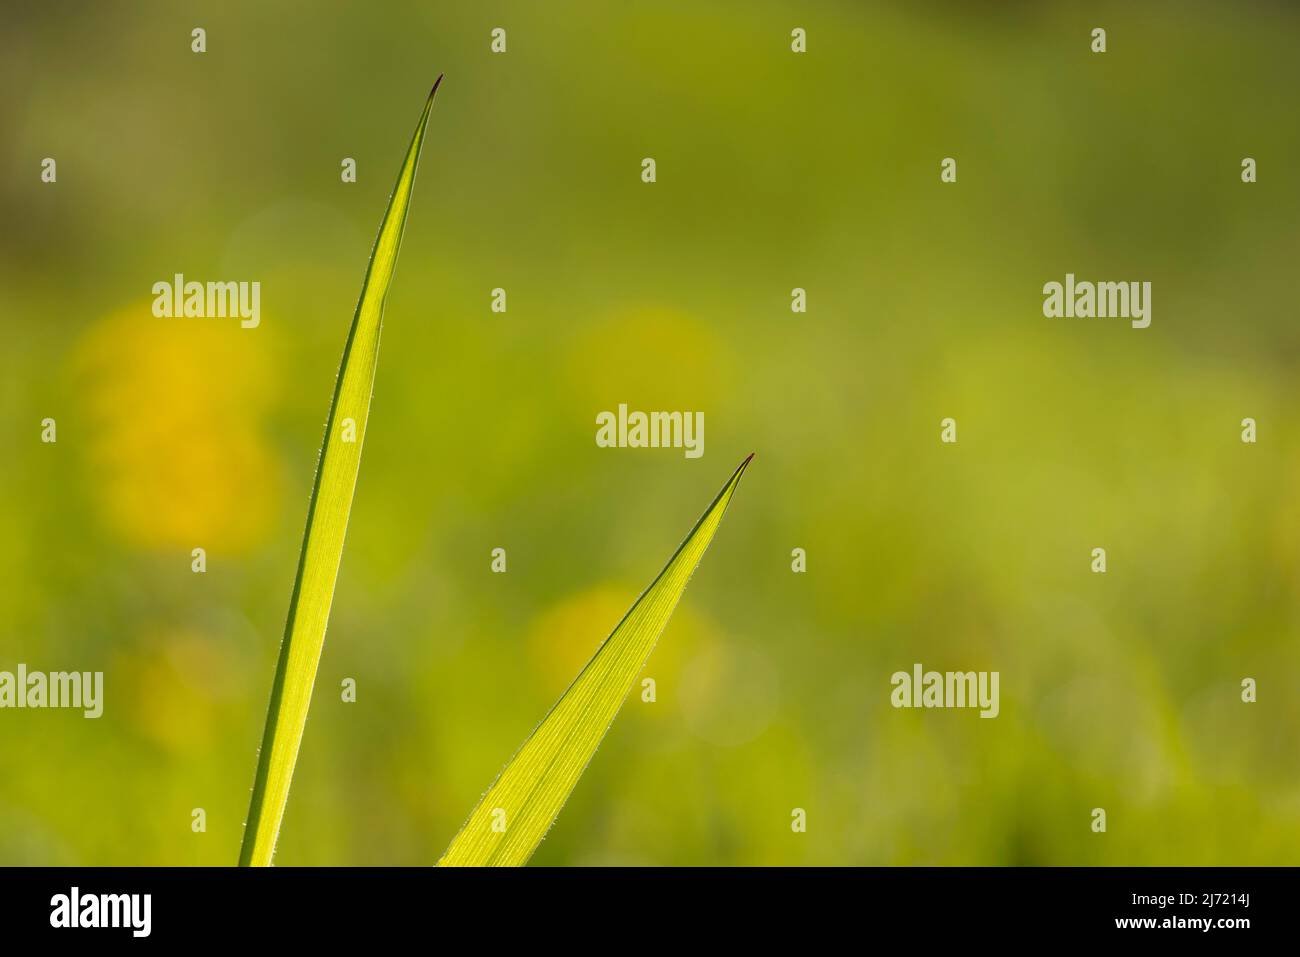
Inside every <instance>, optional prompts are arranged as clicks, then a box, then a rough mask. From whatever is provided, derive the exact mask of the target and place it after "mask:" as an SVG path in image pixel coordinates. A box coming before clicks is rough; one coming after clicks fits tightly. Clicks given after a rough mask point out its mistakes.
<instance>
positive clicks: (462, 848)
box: [438, 454, 753, 867]
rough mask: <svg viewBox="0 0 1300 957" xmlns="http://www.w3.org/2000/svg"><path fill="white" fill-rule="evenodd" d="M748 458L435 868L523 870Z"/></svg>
mask: <svg viewBox="0 0 1300 957" xmlns="http://www.w3.org/2000/svg"><path fill="white" fill-rule="evenodd" d="M752 458H753V455H752V454H751V455H750V456H749V458H747V459H745V461H744V462H742V463H741V464H740V466H739V467H738V468H737V469H736V471H735V472H734V473H733V474H732V476H731V478H730V479H729V480H728V481H727V484H726V485H724V486H723V488H722V491H720V492H719V493H718V495H717V497H716V498H715V499H714V500H713V502H712V504H711V505H710V506H709V507H708V509H707V510H706V511H705V513H704V515H703V516H702V517H701V518H700V520H699V521H698V522H696V524H695V527H694V528H693V529H692V530H691V532H690V534H689V535H687V537H686V540H685V541H683V542H682V544H681V545H680V546H679V547H678V549H677V551H676V552H675V553H674V554H673V557H672V558H671V559H669V561H668V564H667V565H666V566H665V567H664V569H663V571H661V572H660V573H659V575H658V577H656V578H655V580H654V581H653V582H652V583H651V584H650V587H649V588H647V589H646V590H645V591H644V592H643V593H642V594H641V597H640V598H638V599H637V601H636V603H635V604H633V606H632V608H631V609H630V610H629V611H628V613H627V614H626V615H624V616H623V620H622V621H620V622H619V623H618V625H617V626H616V627H615V629H614V631H613V632H612V633H611V634H610V636H609V637H608V638H606V639H605V641H604V642H603V643H602V644H601V646H600V647H599V648H598V649H597V650H596V653H595V655H593V656H592V658H591V660H590V661H588V662H587V664H586V666H584V667H583V669H582V671H581V672H580V673H579V674H578V677H577V678H575V679H574V681H573V683H572V684H571V685H570V686H569V688H568V690H567V691H565V692H564V694H563V695H562V696H561V697H560V700H559V701H558V702H556V704H555V705H554V707H552V708H551V711H550V713H549V714H547V716H546V717H545V718H544V719H543V720H542V722H541V724H539V725H538V726H537V728H536V729H535V730H534V731H533V733H532V734H531V735H530V736H529V737H528V739H527V740H526V741H525V742H524V744H523V746H522V747H520V749H519V751H518V752H517V753H516V754H515V756H514V757H513V758H512V759H511V760H510V763H509V764H507V765H506V767H505V769H504V770H503V771H502V772H501V774H500V775H499V776H498V777H497V779H496V781H495V782H494V783H493V784H492V786H491V787H490V788H489V789H488V791H487V793H486V794H485V795H484V796H483V797H482V799H481V800H480V801H479V803H478V805H477V806H476V807H475V808H474V810H473V812H471V814H470V817H469V820H468V821H466V822H465V826H464V827H462V828H461V830H460V833H458V834H457V835H456V837H455V838H454V839H453V840H452V842H451V845H450V846H449V847H448V848H447V851H446V853H444V854H443V856H442V859H441V860H439V861H438V865H439V866H440V867H482V866H507V867H508V866H518V865H521V864H525V863H527V861H528V859H529V858H530V857H531V856H532V855H533V852H534V851H535V850H536V849H537V846H538V845H539V844H540V843H541V842H542V839H543V838H544V837H545V836H546V832H547V831H549V830H550V827H551V825H552V824H553V823H554V821H555V819H556V817H557V816H558V815H559V813H560V810H561V809H562V808H563V807H564V804H565V802H566V801H567V800H568V797H569V794H570V793H571V792H572V791H573V788H574V787H575V786H576V785H577V783H578V779H579V778H580V777H581V776H582V773H583V771H585V770H586V768H587V764H588V763H589V762H590V761H591V758H592V756H593V755H594V754H595V753H596V749H597V748H598V747H599V746H600V743H601V741H602V740H603V739H604V737H605V733H606V732H607V731H608V730H609V727H610V725H612V724H613V722H614V718H615V717H616V716H617V714H618V711H619V709H620V708H621V707H622V705H623V702H624V700H625V699H626V698H627V695H628V692H630V691H631V689H632V686H633V684H634V683H635V682H636V679H637V676H638V675H639V674H640V673H641V671H642V669H643V668H644V667H645V663H646V660H647V659H648V658H649V657H650V653H651V651H653V650H654V646H655V642H656V641H657V640H658V638H659V635H660V634H661V633H662V632H663V630H664V627H665V626H666V625H667V623H668V619H669V617H670V616H671V615H672V613H673V610H674V609H675V608H676V607H677V602H678V601H679V600H680V598H681V596H682V593H683V592H684V591H685V590H686V585H687V583H688V582H689V581H690V578H691V575H692V574H693V573H694V571H695V568H696V566H697V565H699V563H700V559H702V558H703V557H704V552H705V551H706V550H707V549H708V547H709V543H710V542H712V540H713V536H714V534H715V533H716V532H717V530H718V526H719V525H720V524H721V522H722V516H723V515H724V514H725V513H726V510H727V506H728V505H729V504H730V503H731V499H732V496H733V495H734V494H735V491H736V488H737V487H738V486H739V484H740V479H741V476H742V475H744V473H745V469H746V467H747V466H748V465H749V462H750V459H752ZM502 813H504V818H502ZM502 823H504V829H502V828H501V824H502ZM494 825H495V827H494Z"/></svg>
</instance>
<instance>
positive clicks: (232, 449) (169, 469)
mask: <svg viewBox="0 0 1300 957" xmlns="http://www.w3.org/2000/svg"><path fill="white" fill-rule="evenodd" d="M73 371H74V375H75V376H76V379H77V385H78V392H79V393H80V395H81V396H82V398H83V401H84V403H85V406H84V411H85V418H84V422H83V424H82V427H81V428H80V429H79V430H78V431H81V432H83V433H84V435H85V445H84V448H85V450H86V457H85V462H86V466H87V468H88V469H89V475H88V476H87V479H88V482H87V484H88V487H89V488H90V489H91V494H92V497H93V498H94V499H95V500H96V502H97V504H98V505H99V507H100V509H101V511H102V513H103V515H104V518H105V521H106V523H107V524H108V526H109V527H110V528H112V529H113V530H114V531H115V532H116V533H117V534H118V535H120V536H121V537H122V538H123V539H125V540H126V541H127V542H129V543H130V544H132V545H135V546H137V547H142V548H151V549H159V550H164V549H175V548H183V549H185V550H187V551H188V550H189V549H191V548H193V547H203V548H206V549H208V550H209V551H211V550H213V549H219V550H222V551H225V552H227V553H229V552H234V551H240V550H244V549H247V548H249V547H250V546H251V545H253V544H255V543H256V542H258V541H260V540H261V539H262V537H263V536H264V535H265V534H266V532H267V530H268V528H269V527H270V524H271V519H272V517H273V515H274V509H275V504H276V502H277V499H278V491H279V471H278V467H277V462H276V460H275V456H274V454H273V452H272V450H271V448H270V447H269V445H268V443H267V442H266V439H265V437H264V434H263V417H264V415H265V412H266V409H267V407H268V405H269V402H270V399H271V394H272V393H271V383H272V381H273V380H272V376H271V362H270V360H269V359H268V357H267V352H266V342H265V338H264V336H262V335H261V334H260V333H256V332H250V331H248V330H241V329H240V328H239V327H238V326H237V325H235V326H232V325H230V324H227V323H215V322H210V321H208V320H205V319H156V318H154V317H153V315H152V314H151V312H150V308H149V303H148V302H141V303H139V304H137V305H133V306H130V307H128V308H124V309H121V310H119V311H117V312H115V313H113V314H111V315H109V316H107V317H105V318H103V319H101V320H100V321H98V322H96V323H95V324H94V325H93V326H91V328H90V329H89V330H87V331H86V333H85V334H84V335H83V336H82V338H81V340H80V341H79V342H78V343H77V346H76V348H75V351H74V355H73Z"/></svg>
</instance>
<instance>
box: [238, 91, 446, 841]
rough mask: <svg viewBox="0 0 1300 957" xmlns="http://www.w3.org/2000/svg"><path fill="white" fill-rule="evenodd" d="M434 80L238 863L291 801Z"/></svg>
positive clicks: (292, 620) (341, 378) (386, 229)
mask: <svg viewBox="0 0 1300 957" xmlns="http://www.w3.org/2000/svg"><path fill="white" fill-rule="evenodd" d="M441 83H442V77H441V76H439V77H438V80H437V82H435V83H434V85H433V89H432V90H431V91H430V92H429V98H428V100H427V101H426V103H425V105H424V112H423V113H422V114H421V115H420V122H419V123H418V125H417V126H416V128H415V134H414V135H413V136H412V138H411V145H410V147H409V148H408V149H407V152H406V156H405V159H404V160H403V163H402V168H401V172H400V173H399V174H398V177H397V184H396V185H395V186H394V187H393V193H392V195H391V197H390V198H389V201H388V207H387V209H386V210H385V212H384V217H383V220H382V221H381V222H380V226H379V233H378V235H377V237H376V239H375V246H374V249H373V250H372V252H371V254H370V262H369V263H368V265H367V266H366V276H365V280H364V282H363V283H362V287H361V296H360V298H359V299H358V301H357V308H356V312H355V313H354V314H353V318H352V325H351V327H350V328H349V330H348V338H347V342H346V344H345V345H344V347H343V358H342V360H341V362H340V364H339V374H338V379H337V381H336V383H335V386H334V398H333V400H332V402H331V403H330V412H329V418H328V419H327V422H326V426H325V439H324V441H323V442H322V444H321V453H320V460H319V464H318V466H317V469H316V479H315V483H314V485H313V487H312V494H311V501H310V504H309V505H308V507H307V527H306V530H305V531H304V533H303V543H302V550H301V552H300V554H299V559H298V572H297V576H296V578H295V580H294V586H293V595H292V597H291V598H290V601H289V615H288V620H287V622H286V624H285V631H284V639H283V641H282V642H281V645H280V657H279V660H278V662H277V664H276V671H275V679H274V682H273V683H272V687H271V703H270V706H269V708H268V710H267V718H266V729H265V732H264V733H263V737H262V748H261V752H260V754H259V756H258V765H257V776H256V778H255V779H254V782H253V796H252V800H251V802H250V804H249V810H248V821H247V823H246V824H245V829H244V843H243V847H242V849H241V851H240V855H239V863H240V864H241V865H244V866H247V865H253V866H266V865H269V864H270V863H271V858H272V856H273V855H274V853H275V842H276V838H277V837H278V835H279V831H280V822H281V820H282V819H283V817H284V807H285V803H286V802H287V801H288V798H289V785H290V783H291V781H292V779H293V770H294V765H295V764H296V763H297V759H298V748H299V745H300V744H301V742H302V733H303V728H304V727H305V726H306V723H307V711H308V708H309V707H310V705H311V693H312V687H313V686H314V684H315V682H316V670H317V667H318V666H319V664H320V655H321V649H322V648H323V646H324V643H325V629H326V626H327V625H328V624H329V614H330V606H331V605H332V603H333V600H334V586H335V582H336V581H337V579H338V570H339V564H340V562H341V561H342V557H343V543H344V539H345V537H346V534H347V525H348V517H349V515H350V514H351V511H352V500H353V496H354V494H355V492H356V485H357V474H358V471H359V469H360V467H361V447H362V443H363V441H364V439H365V431H366V422H367V420H368V418H369V414H370V396H371V393H372V391H373V389H374V382H375V367H376V364H377V361H378V358H379V335H380V331H381V329H382V327H383V315H384V301H385V299H386V297H387V295H388V287H389V284H390V282H391V281H392V278H393V272H394V270H395V268H396V266H397V254H398V251H399V250H400V248H401V243H402V233H403V230H404V228H405V225H406V213H407V209H408V207H409V205H410V199H411V193H412V190H413V189H414V186H415V174H416V170H417V168H418V166H419V159H420V150H421V147H422V146H423V143H424V134H425V130H426V129H427V128H428V123H429V113H430V110H431V109H432V107H433V99H434V95H435V94H436V93H437V92H438V86H439V85H440V84H441ZM349 419H350V420H352V424H353V428H354V430H355V437H354V440H352V441H344V438H345V436H344V429H343V427H344V424H345V423H346V422H347V421H348V420H349ZM349 435H351V430H349Z"/></svg>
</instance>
